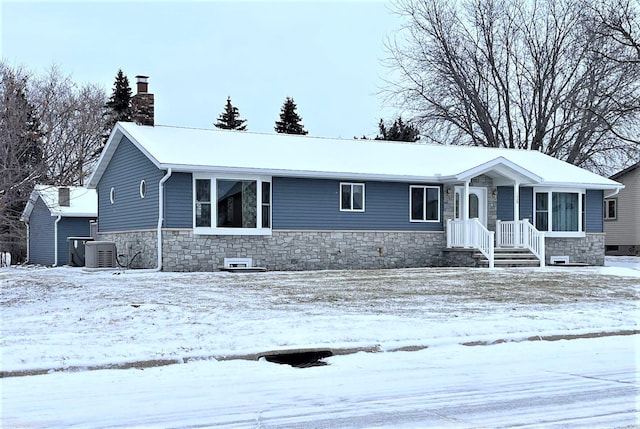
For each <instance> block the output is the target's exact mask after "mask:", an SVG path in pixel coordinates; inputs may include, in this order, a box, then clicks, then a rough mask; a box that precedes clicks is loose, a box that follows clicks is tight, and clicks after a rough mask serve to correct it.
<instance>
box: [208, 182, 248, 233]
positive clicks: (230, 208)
mask: <svg viewBox="0 0 640 429" xmlns="http://www.w3.org/2000/svg"><path fill="white" fill-rule="evenodd" d="M216 183H217V195H218V201H217V207H218V221H217V226H218V227H220V228H256V224H257V219H258V216H257V210H258V201H257V200H258V199H257V183H256V181H254V180H217V181H216Z"/></svg>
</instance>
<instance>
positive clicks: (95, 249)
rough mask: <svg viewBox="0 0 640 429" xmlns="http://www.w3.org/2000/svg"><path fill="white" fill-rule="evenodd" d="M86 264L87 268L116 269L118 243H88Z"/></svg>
mask: <svg viewBox="0 0 640 429" xmlns="http://www.w3.org/2000/svg"><path fill="white" fill-rule="evenodd" d="M84 262H85V267H87V268H115V267H116V243H113V242H111V241H88V242H87V243H86V244H85V256H84Z"/></svg>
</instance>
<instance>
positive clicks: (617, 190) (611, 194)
mask: <svg viewBox="0 0 640 429" xmlns="http://www.w3.org/2000/svg"><path fill="white" fill-rule="evenodd" d="M623 188H624V186H623V187H622V188H616V189H614V190H613V192H612V193H610V194H609V195H605V196H604V197H605V198H611V197H615V196H616V195H618V194H619V193H620V191H621V190H622V189H623Z"/></svg>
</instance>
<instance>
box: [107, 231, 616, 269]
mask: <svg viewBox="0 0 640 429" xmlns="http://www.w3.org/2000/svg"><path fill="white" fill-rule="evenodd" d="M604 237H605V236H604V234H602V233H596V234H587V236H586V237H584V238H547V239H546V248H545V250H546V263H547V264H550V260H551V257H552V256H568V257H569V262H571V263H584V264H588V265H604ZM98 239H99V240H104V241H113V242H115V243H116V248H117V253H118V255H119V258H118V260H119V262H120V264H122V265H128V266H129V268H156V267H157V241H156V231H138V232H120V233H99V234H98ZM445 248H446V235H445V234H444V233H443V232H392V231H387V232H374V231H273V235H270V236H251V235H200V236H196V235H193V232H192V231H191V230H163V249H162V252H163V270H164V271H182V272H188V271H217V270H218V269H220V267H222V266H223V263H224V258H253V264H254V265H255V266H259V267H265V268H267V269H268V270H276V271H295V270H340V269H379V268H415V267H442V266H449V267H473V266H475V259H473V252H472V251H469V252H459V251H447V250H446V249H445Z"/></svg>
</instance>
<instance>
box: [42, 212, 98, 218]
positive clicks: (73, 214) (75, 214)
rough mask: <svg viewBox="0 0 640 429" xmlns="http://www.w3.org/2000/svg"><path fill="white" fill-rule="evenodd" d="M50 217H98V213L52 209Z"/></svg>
mask: <svg viewBox="0 0 640 429" xmlns="http://www.w3.org/2000/svg"><path fill="white" fill-rule="evenodd" d="M51 216H52V217H58V216H60V217H98V213H87V212H60V211H55V212H54V211H52V212H51Z"/></svg>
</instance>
